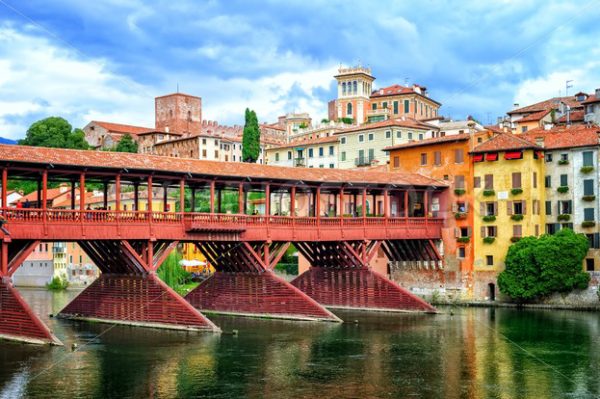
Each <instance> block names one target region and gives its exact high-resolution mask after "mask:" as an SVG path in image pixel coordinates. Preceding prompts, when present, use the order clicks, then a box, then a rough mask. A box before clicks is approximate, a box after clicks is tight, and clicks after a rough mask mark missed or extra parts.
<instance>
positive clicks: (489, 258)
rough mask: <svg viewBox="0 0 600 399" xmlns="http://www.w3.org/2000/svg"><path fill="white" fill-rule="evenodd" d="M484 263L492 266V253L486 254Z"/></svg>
mask: <svg viewBox="0 0 600 399" xmlns="http://www.w3.org/2000/svg"><path fill="white" fill-rule="evenodd" d="M485 264H486V265H488V266H494V257H493V256H492V255H486V257H485Z"/></svg>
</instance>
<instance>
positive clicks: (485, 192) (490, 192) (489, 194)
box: [483, 190, 496, 197]
mask: <svg viewBox="0 0 600 399" xmlns="http://www.w3.org/2000/svg"><path fill="white" fill-rule="evenodd" d="M494 195H496V192H495V191H494V190H483V196H484V197H492V196H494Z"/></svg>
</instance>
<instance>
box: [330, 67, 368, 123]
mask: <svg viewBox="0 0 600 399" xmlns="http://www.w3.org/2000/svg"><path fill="white" fill-rule="evenodd" d="M334 77H335V79H336V80H337V92H338V94H337V100H336V108H337V110H336V111H337V112H336V115H334V116H335V118H334V119H339V118H352V119H353V120H354V122H355V123H363V122H364V121H365V119H366V110H367V109H368V107H369V97H370V96H371V91H372V90H373V81H374V80H375V77H373V75H371V68H366V67H363V66H360V65H359V66H355V67H348V68H344V67H340V68H339V69H338V74H337V75H335V76H334ZM330 116H333V115H330Z"/></svg>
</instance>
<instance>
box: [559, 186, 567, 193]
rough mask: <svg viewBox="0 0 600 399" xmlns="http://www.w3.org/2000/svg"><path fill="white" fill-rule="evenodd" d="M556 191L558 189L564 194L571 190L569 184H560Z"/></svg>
mask: <svg viewBox="0 0 600 399" xmlns="http://www.w3.org/2000/svg"><path fill="white" fill-rule="evenodd" d="M556 191H558V192H559V193H561V194H564V193H566V192H568V191H569V186H560V187H559V188H557V189H556Z"/></svg>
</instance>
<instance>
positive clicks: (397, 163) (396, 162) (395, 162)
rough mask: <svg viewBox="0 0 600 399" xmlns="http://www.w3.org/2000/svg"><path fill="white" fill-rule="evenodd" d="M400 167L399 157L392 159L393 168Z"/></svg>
mask: <svg viewBox="0 0 600 399" xmlns="http://www.w3.org/2000/svg"><path fill="white" fill-rule="evenodd" d="M399 167H400V157H398V156H395V157H394V168H399Z"/></svg>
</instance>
